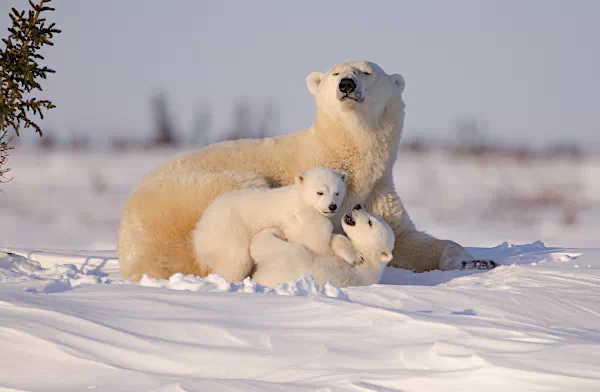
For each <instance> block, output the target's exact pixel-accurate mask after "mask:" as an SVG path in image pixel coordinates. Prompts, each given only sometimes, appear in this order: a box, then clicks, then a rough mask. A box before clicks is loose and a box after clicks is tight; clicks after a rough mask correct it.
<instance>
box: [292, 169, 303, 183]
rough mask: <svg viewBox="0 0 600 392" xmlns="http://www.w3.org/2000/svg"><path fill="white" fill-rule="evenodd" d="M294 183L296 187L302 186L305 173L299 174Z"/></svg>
mask: <svg viewBox="0 0 600 392" xmlns="http://www.w3.org/2000/svg"><path fill="white" fill-rule="evenodd" d="M294 183H295V184H296V185H302V183H304V173H302V172H298V173H297V174H296V177H294Z"/></svg>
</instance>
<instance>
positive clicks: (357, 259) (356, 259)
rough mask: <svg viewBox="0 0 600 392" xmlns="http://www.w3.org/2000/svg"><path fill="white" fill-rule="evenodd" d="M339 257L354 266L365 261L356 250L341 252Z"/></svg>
mask: <svg viewBox="0 0 600 392" xmlns="http://www.w3.org/2000/svg"><path fill="white" fill-rule="evenodd" d="M339 257H340V258H341V259H342V260H344V261H345V262H346V263H348V264H350V265H351V266H353V267H354V266H356V265H360V264H362V263H364V262H365V259H364V258H363V257H362V256H361V255H360V254H358V253H355V252H352V253H345V254H341V255H339Z"/></svg>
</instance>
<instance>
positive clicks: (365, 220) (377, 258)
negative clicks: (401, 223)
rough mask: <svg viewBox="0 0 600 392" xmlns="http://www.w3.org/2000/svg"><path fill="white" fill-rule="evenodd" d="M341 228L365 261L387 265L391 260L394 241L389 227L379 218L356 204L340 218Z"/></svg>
mask: <svg viewBox="0 0 600 392" xmlns="http://www.w3.org/2000/svg"><path fill="white" fill-rule="evenodd" d="M342 227H343V228H344V232H345V233H346V235H347V236H348V238H349V239H350V241H351V242H352V244H353V245H354V247H355V248H356V250H357V251H358V252H360V253H361V255H362V256H363V257H364V258H365V260H366V261H368V262H379V263H384V264H387V263H389V262H390V261H391V260H392V250H393V249H394V243H395V240H396V239H395V236H394V232H393V231H392V228H391V227H390V225H388V224H387V223H386V222H385V221H384V220H383V219H381V218H380V217H378V216H375V215H373V214H370V213H369V212H367V211H365V210H364V209H363V208H362V207H361V205H360V204H357V205H356V206H355V207H354V208H353V209H352V211H351V212H350V213H349V214H347V215H345V216H344V217H343V218H342Z"/></svg>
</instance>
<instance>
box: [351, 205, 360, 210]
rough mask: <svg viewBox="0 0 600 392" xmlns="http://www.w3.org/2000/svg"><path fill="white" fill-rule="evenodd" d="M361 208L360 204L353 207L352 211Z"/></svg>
mask: <svg viewBox="0 0 600 392" xmlns="http://www.w3.org/2000/svg"><path fill="white" fill-rule="evenodd" d="M361 208H362V207H361V205H360V204H357V205H355V206H354V208H353V210H360V209H361Z"/></svg>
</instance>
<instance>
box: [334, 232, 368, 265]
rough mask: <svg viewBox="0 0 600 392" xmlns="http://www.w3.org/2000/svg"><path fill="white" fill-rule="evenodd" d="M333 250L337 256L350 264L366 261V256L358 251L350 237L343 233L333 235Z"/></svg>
mask: <svg viewBox="0 0 600 392" xmlns="http://www.w3.org/2000/svg"><path fill="white" fill-rule="evenodd" d="M331 251H332V252H333V254H334V255H335V256H337V257H339V258H340V259H342V260H344V261H345V262H346V263H348V264H350V265H357V264H361V263H362V262H363V261H364V258H363V257H362V256H361V255H360V253H358V252H357V251H356V248H354V245H352V242H351V241H350V240H349V239H348V237H346V236H345V235H342V234H333V235H332V236H331Z"/></svg>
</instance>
